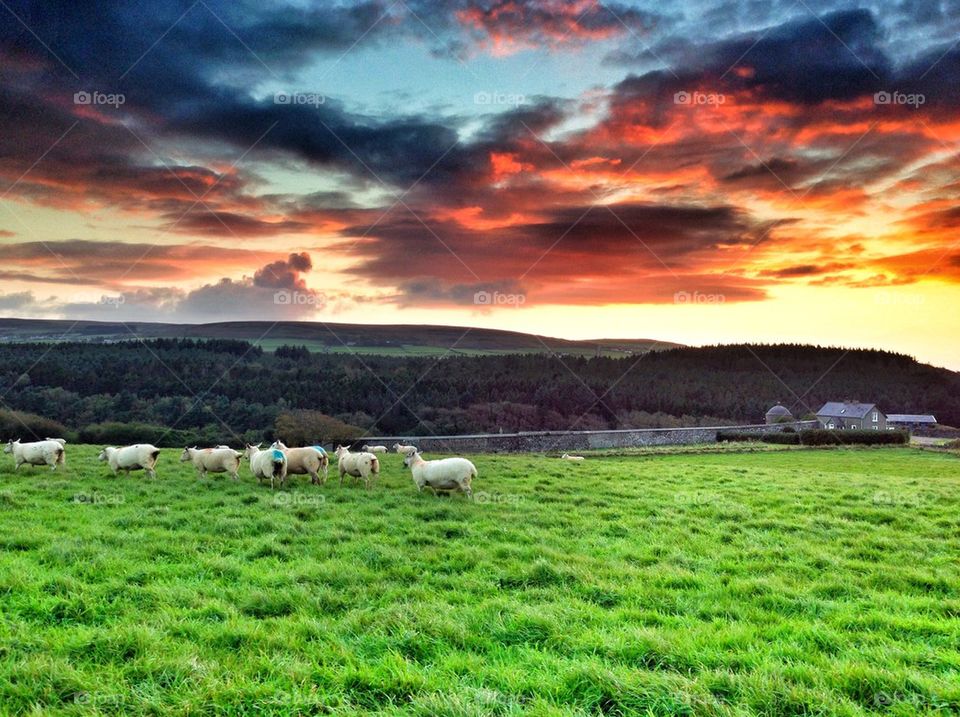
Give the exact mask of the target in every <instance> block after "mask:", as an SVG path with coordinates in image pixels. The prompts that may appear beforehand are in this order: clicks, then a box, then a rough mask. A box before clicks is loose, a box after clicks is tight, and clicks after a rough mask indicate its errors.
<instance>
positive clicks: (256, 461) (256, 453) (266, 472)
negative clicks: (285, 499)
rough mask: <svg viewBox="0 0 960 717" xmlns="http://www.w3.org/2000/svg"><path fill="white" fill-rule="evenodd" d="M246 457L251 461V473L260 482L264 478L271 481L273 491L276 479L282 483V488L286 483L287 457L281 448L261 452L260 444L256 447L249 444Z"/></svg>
mask: <svg viewBox="0 0 960 717" xmlns="http://www.w3.org/2000/svg"><path fill="white" fill-rule="evenodd" d="M244 455H246V457H247V460H248V461H250V472H251V473H253V475H254V476H256V478H257V480H258V481H262V480H263V479H264V478H269V479H270V488H271V490H272V489H273V487H274V483H273V482H274V479H277V480H279V481H280V487H281V488H282V487H283V484H284V483H286V481H287V456H286V455H284V452H283V451H281V450H280V449H279V448H268V449H267V450H265V451H261V450H260V444H259V443H258V444H257V445H255V446H251V445H250V444H249V443H248V444H247V447H246V450H244Z"/></svg>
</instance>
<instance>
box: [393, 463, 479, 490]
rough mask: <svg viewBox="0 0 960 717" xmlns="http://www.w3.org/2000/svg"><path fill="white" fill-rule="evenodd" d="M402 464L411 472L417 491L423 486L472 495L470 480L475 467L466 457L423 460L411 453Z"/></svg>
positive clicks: (475, 470) (475, 475) (475, 473)
mask: <svg viewBox="0 0 960 717" xmlns="http://www.w3.org/2000/svg"><path fill="white" fill-rule="evenodd" d="M403 464H404V465H405V466H408V467H409V468H410V471H411V472H412V473H413V482H414V483H415V484H416V486H417V491H419V492H421V493H422V492H423V488H424V486H426V487H428V488H431V489H432V490H433V492H434V493H436V492H437V491H451V490H459V491H462V492H463V494H464V495H466V496H467V497H468V498H472V497H473V489H472V488H471V487H470V483H471V481H473V479H474V478H476V477H477V468H476V466H474V465H473V463H471V462H470V461H468V460H467V459H466V458H441V459H439V460H435V461H425V460H424V459H423V456H421V455H420V454H419V453H416V452H415V453H412V454H410V455H409V456H407V457H406V458H404V459H403Z"/></svg>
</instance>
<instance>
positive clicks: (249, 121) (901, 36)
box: [0, 0, 960, 317]
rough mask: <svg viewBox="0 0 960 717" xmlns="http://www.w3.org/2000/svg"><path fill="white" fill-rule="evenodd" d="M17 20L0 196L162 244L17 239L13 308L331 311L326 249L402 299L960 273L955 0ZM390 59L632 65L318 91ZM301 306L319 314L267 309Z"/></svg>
mask: <svg viewBox="0 0 960 717" xmlns="http://www.w3.org/2000/svg"><path fill="white" fill-rule="evenodd" d="M771 7H772V6H771ZM781 12H785V11H783V10H781ZM0 14H5V15H6V20H8V21H5V22H4V23H3V24H0V60H2V61H3V63H4V73H3V75H2V77H0V106H2V108H3V109H2V111H0V192H2V193H3V200H2V201H3V202H5V203H7V204H8V205H9V207H10V209H11V211H12V212H13V213H14V214H17V213H18V212H20V211H22V210H23V209H24V208H31V209H36V210H38V211H39V210H42V211H46V212H54V213H62V214H64V215H71V216H81V217H98V216H101V215H108V216H109V219H108V220H106V221H107V222H108V223H109V224H110V225H111V226H112V227H113V228H115V229H117V230H120V229H122V228H123V227H125V226H130V227H137V228H140V229H138V231H139V230H142V231H150V232H153V234H152V237H153V239H155V241H145V240H143V238H142V237H141V238H138V239H137V240H126V239H119V238H118V239H109V240H106V239H100V238H96V237H93V236H88V237H87V238H84V239H74V238H71V236H70V235H58V234H57V233H56V227H44V228H43V229H41V230H39V231H37V230H36V229H32V230H31V228H30V225H29V222H26V223H25V224H26V226H21V225H18V224H16V223H15V222H13V221H11V222H10V223H9V226H7V225H4V228H2V229H0V258H2V259H4V261H3V267H2V269H0V273H2V275H3V276H4V278H5V279H7V280H19V281H20V282H22V283H27V284H31V286H36V287H38V288H31V289H30V290H27V291H25V292H24V291H16V292H11V293H8V294H6V295H5V297H4V299H3V301H2V303H0V309H3V310H7V311H25V310H26V308H25V307H29V306H35V307H39V306H40V304H38V303H37V301H36V299H35V297H34V296H33V295H32V294H31V293H30V292H31V291H32V292H34V293H36V294H38V293H39V292H40V288H39V287H44V286H47V287H53V288H54V289H55V288H56V287H57V286H58V285H73V286H80V287H92V288H102V289H103V290H105V291H111V292H120V293H123V294H124V296H127V297H129V301H128V302H127V303H126V304H125V305H124V306H122V307H118V306H110V305H99V304H96V305H90V306H87V305H85V304H83V302H81V304H82V305H81V304H76V303H71V302H66V303H64V302H63V301H60V302H59V303H56V302H54V303H55V304H56V306H57V307H59V310H64V311H69V312H71V313H73V314H75V315H80V314H83V315H92V314H95V313H97V312H99V311H102V310H113V311H128V312H130V313H131V315H132V314H133V313H135V312H136V311H141V312H144V313H152V314H156V315H170V314H171V313H173V314H178V313H179V314H180V315H189V316H192V317H200V316H208V315H209V316H216V315H217V313H218V312H221V313H223V312H227V313H230V312H235V313H236V315H238V316H239V315H241V314H243V312H245V311H248V312H249V311H258V312H259V311H261V309H262V314H259V315H270V316H284V317H285V316H293V315H296V316H308V315H311V314H312V313H315V312H316V311H317V310H318V307H321V306H322V305H323V302H322V301H320V300H319V293H318V292H316V291H313V290H311V289H310V286H311V285H312V284H311V277H310V272H311V269H312V268H313V261H314V260H315V259H314V257H313V256H311V253H309V252H307V253H304V247H317V249H316V250H315V251H316V253H321V252H322V253H323V255H324V259H325V260H327V259H329V260H330V261H332V262H334V263H337V265H338V266H340V267H341V268H342V271H344V272H345V273H346V275H348V276H349V277H350V278H351V279H353V280H357V281H360V282H362V287H361V288H360V289H358V295H359V294H360V293H362V291H366V292H367V295H368V296H371V295H373V294H374V293H376V294H377V295H378V296H380V297H382V300H385V301H388V302H391V303H393V304H395V305H397V306H402V307H410V306H429V307H434V306H438V307H460V308H464V307H467V308H471V309H472V304H473V297H474V295H475V294H476V292H478V291H502V292H505V293H511V294H521V293H522V294H523V295H524V296H525V297H526V300H527V302H528V303H529V304H534V303H537V304H541V305H548V304H549V305H580V306H604V305H609V304H632V303H641V304H668V303H673V302H675V301H676V300H677V299H676V297H677V295H678V294H682V293H683V292H701V293H705V294H709V295H715V296H722V297H723V300H724V301H725V302H727V303H737V302H757V301H764V300H769V299H770V297H771V294H772V293H773V292H775V291H776V289H777V288H778V287H782V286H784V285H790V286H794V285H802V286H809V287H810V288H811V290H814V288H815V287H818V286H845V287H851V288H856V287H867V286H883V285H903V284H907V283H915V282H920V281H937V282H946V283H950V284H955V283H957V282H958V281H960V250H958V248H957V246H956V245H955V243H954V242H955V234H956V229H957V226H958V224H960V215H958V213H957V209H956V203H957V199H958V193H960V177H958V170H960V159H958V154H957V150H956V146H957V145H956V142H957V141H958V139H960V137H958V136H957V135H958V125H957V122H956V119H955V118H956V113H957V110H958V109H960V82H958V79H960V50H958V49H957V48H956V47H954V46H953V45H952V44H951V41H950V38H949V33H948V32H947V31H946V30H945V28H950V27H953V28H956V27H957V26H958V24H960V11H958V9H957V8H956V7H953V6H952V5H951V4H949V3H941V4H938V5H936V6H930V7H920V6H917V7H915V8H907V7H906V6H902V7H898V8H895V9H889V8H880V7H874V6H871V5H869V4H864V5H863V6H861V7H858V8H854V9H849V8H846V6H845V9H839V8H834V7H832V6H830V5H829V3H828V4H820V5H818V6H817V11H816V13H813V12H805V11H804V10H803V8H802V7H801V8H796V12H793V11H791V12H789V13H786V14H780V15H778V14H777V13H776V11H775V10H771V8H765V9H761V8H753V9H743V8H742V7H740V6H739V5H737V6H734V5H733V4H730V5H728V4H725V3H705V4H702V5H696V6H689V7H688V9H687V11H686V12H680V11H676V12H672V11H668V10H665V9H664V8H662V7H659V6H652V7H650V6H643V5H641V4H636V3H614V2H600V3H598V2H573V3H569V2H553V1H551V2H545V3H543V2H540V3H534V2H526V1H524V0H496V1H495V2H476V1H475V0H445V1H444V2H440V3H426V2H409V3H406V4H404V3H399V4H387V3H380V2H364V3H360V4H324V3H312V4H306V5H304V4H297V5H294V4H290V5H267V4H263V3H253V2H232V3H228V2H213V1H210V2H201V3H198V4H195V5H193V6H189V7H187V6H185V5H183V4H182V3H173V2H160V3H157V4H155V5H153V6H151V10H150V11H149V12H147V11H143V10H140V9H138V7H137V6H131V5H130V4H128V3H120V2H116V3H112V2H106V3H98V4H97V7H96V9H95V10H91V9H90V8H86V7H81V6H79V5H77V4H76V3H67V2H46V3H35V2H26V1H25V0H20V1H18V2H11V3H9V7H8V8H4V9H2V10H0ZM395 47H404V48H414V49H416V48H419V49H420V51H425V52H427V53H428V54H429V56H430V57H433V58H435V60H434V61H435V62H438V63H445V64H443V67H448V68H458V67H460V65H463V66H464V68H465V70H464V71H465V73H466V74H465V75H464V76H465V77H466V78H467V79H466V81H467V82H473V83H474V84H475V86H476V88H477V89H482V88H485V87H487V85H486V84H484V83H483V82H481V81H479V80H477V81H475V80H470V79H469V75H470V72H474V70H472V69H471V68H473V67H476V68H480V67H486V66H487V65H489V64H490V63H494V64H496V63H507V64H505V65H503V66H504V67H508V68H512V69H511V72H509V73H506V74H505V77H506V78H507V79H505V80H502V81H501V85H502V86H506V87H509V82H510V81H511V80H510V78H513V80H512V81H513V82H516V83H518V84H519V82H520V81H519V80H517V79H516V78H517V77H518V76H519V75H520V73H519V72H513V69H515V68H514V66H513V65H510V64H509V63H511V62H517V61H518V60H517V58H518V56H522V55H524V54H525V53H526V54H530V53H540V54H541V55H543V57H541V58H540V59H538V60H537V61H538V62H547V63H556V62H562V61H564V60H563V59H558V58H566V59H567V60H568V61H569V62H570V63H573V65H575V64H576V63H578V62H583V63H585V64H586V65H587V66H588V67H594V68H596V69H597V71H598V72H600V71H601V69H602V68H606V69H604V70H603V71H605V72H610V71H611V70H610V68H616V69H615V70H612V71H614V72H617V73H619V74H618V75H617V78H616V80H615V81H612V82H609V83H605V84H595V85H592V86H589V87H588V88H586V89H583V90H581V91H578V92H575V93H565V92H564V89H563V82H562V81H561V80H562V78H558V81H557V82H556V91H555V92H553V93H542V92H541V93H538V94H537V95H531V96H525V95H524V96H522V97H521V96H516V97H513V99H510V98H509V97H507V99H506V100H505V101H504V103H503V104H502V105H500V104H498V105H496V106H492V107H490V108H489V109H490V111H484V112H479V111H476V107H473V108H469V111H468V110H467V109H466V108H462V107H461V108H457V107H450V106H446V107H428V106H417V107H415V108H414V109H411V110H409V111H405V112H401V111H395V110H392V109H386V110H384V111H378V112H371V111H369V110H361V109H360V108H359V105H358V104H354V103H351V102H350V100H349V98H348V97H340V98H338V99H334V98H332V97H326V96H321V95H319V94H316V95H313V96H311V95H308V94H306V95H305V94H304V93H300V92H297V91H296V88H297V87H298V86H302V84H303V82H304V78H309V77H311V76H312V75H315V74H316V71H315V69H314V68H316V67H317V66H318V65H317V63H323V62H327V63H330V62H331V61H332V62H333V64H334V65H336V64H337V63H339V62H340V61H341V60H342V59H343V58H344V57H346V56H348V55H349V54H350V53H354V52H356V53H360V54H361V55H362V54H363V53H372V54H375V53H386V52H389V51H391V50H392V49H393V48H395ZM410 52H413V49H411V50H410ZM372 54H371V56H372ZM590 63H593V64H592V65H591V64H590ZM496 66H500V65H496ZM533 66H534V67H535V66H536V63H534V65H533ZM571 72H574V70H572V69H571ZM438 81H439V80H438ZM450 89H451V92H452V91H453V85H451V88H450ZM281 90H282V91H281ZM76 93H86V94H82V95H79V96H78V95H77V94H76ZM506 94H507V95H509V94H510V93H506ZM278 97H280V98H281V99H279V100H278ZM111 98H112V99H111ZM120 98H122V100H121V99H120ZM284 98H285V99H284ZM487 99H488V101H489V102H494V101H495V100H496V101H499V100H497V97H496V96H495V95H494V96H488V98H487ZM241 160H242V161H241ZM289 174H294V175H296V176H297V177H299V178H301V179H302V181H300V182H293V181H290V180H288V179H284V180H283V181H281V180H280V179H279V178H280V177H286V176H287V175H289ZM330 187H335V189H330ZM238 277H239V278H238ZM167 284H169V285H170V286H173V285H176V286H177V287H180V288H169V286H167V287H166V288H163V287H164V286H166V285H167ZM186 284H190V285H191V287H192V288H183V287H184V286H185V285H186ZM277 291H288V292H297V293H298V295H300V296H302V297H305V298H304V299H303V302H304V303H302V304H296V303H290V304H286V305H283V304H277V303H272V304H271V302H272V301H273V292H277ZM268 296H269V299H270V301H269V302H268V301H267V300H266V298H267V297H268ZM41 303H42V302H41ZM262 307H271V308H269V310H267V309H266V308H262ZM36 310H37V311H45V310H46V309H42V308H37V309H36Z"/></svg>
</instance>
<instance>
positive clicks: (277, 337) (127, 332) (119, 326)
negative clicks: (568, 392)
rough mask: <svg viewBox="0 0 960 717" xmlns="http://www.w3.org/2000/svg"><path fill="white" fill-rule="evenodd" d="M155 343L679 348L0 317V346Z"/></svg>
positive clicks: (609, 350) (342, 348) (491, 334)
mask: <svg viewBox="0 0 960 717" xmlns="http://www.w3.org/2000/svg"><path fill="white" fill-rule="evenodd" d="M136 337H140V338H143V339H152V338H209V339H238V340H243V341H249V342H251V343H254V344H256V345H258V346H260V347H261V348H263V349H264V350H267V351H272V350H273V349H275V348H276V347H277V346H281V345H283V344H297V345H303V346H306V347H307V348H308V349H310V350H311V351H316V352H332V353H340V352H347V353H350V352H354V353H375V354H382V355H397V356H404V355H406V356H424V355H441V354H445V353H452V354H468V355H470V354H473V355H478V354H491V353H492V354H498V353H539V352H545V351H553V352H557V353H565V354H576V355H584V356H588V355H589V356H592V355H595V354H596V353H597V352H598V351H600V353H601V354H602V355H606V356H616V355H629V354H636V353H645V352H647V351H650V350H663V349H669V348H676V347H677V346H680V344H675V343H670V342H663V341H655V340H653V339H596V340H588V341H570V340H567V339H558V338H553V337H549V336H537V335H535V334H525V333H521V332H518V331H501V330H497V329H477V328H467V327H463V326H418V325H412V324H411V325H391V324H336V323H318V322H312V321H281V322H278V323H274V322H271V321H225V322H219V323H212V324H162V323H151V322H141V321H129V322H126V323H121V322H109V321H78V322H74V321H69V320H41V319H0V341H8V342H15V343H23V342H49V341H57V342H61V341H78V342H87V343H113V342H116V341H129V340H135V339H136Z"/></svg>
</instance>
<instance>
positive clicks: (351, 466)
mask: <svg viewBox="0 0 960 717" xmlns="http://www.w3.org/2000/svg"><path fill="white" fill-rule="evenodd" d="M336 455H337V469H338V470H339V471H340V485H343V476H344V475H350V476H353V477H354V478H362V479H363V484H364V486H366V487H367V488H369V487H370V479H371V478H376V477H377V476H378V475H380V460H379V459H378V458H377V457H376V456H375V455H373V454H372V453H351V452H350V451H349V449H348V448H347V447H346V446H337V450H336Z"/></svg>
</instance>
